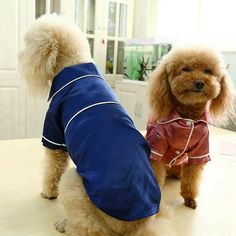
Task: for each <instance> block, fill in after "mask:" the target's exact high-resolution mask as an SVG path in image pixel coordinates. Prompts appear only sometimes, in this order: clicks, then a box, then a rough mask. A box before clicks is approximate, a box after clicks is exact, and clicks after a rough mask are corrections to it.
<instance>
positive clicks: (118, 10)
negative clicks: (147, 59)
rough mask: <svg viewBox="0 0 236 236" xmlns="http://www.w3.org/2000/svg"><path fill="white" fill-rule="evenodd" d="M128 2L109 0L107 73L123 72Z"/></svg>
mask: <svg viewBox="0 0 236 236" xmlns="http://www.w3.org/2000/svg"><path fill="white" fill-rule="evenodd" d="M127 17H128V3H124V2H120V1H109V5H108V23H107V50H106V74H113V75H114V74H123V61H124V59H123V58H124V41H125V39H126V38H127Z"/></svg>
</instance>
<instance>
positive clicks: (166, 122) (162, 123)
mask: <svg viewBox="0 0 236 236" xmlns="http://www.w3.org/2000/svg"><path fill="white" fill-rule="evenodd" d="M176 120H189V119H184V118H181V117H178V118H174V119H172V120H167V121H164V122H160V121H157V123H158V124H160V125H164V124H168V123H170V122H172V121H176Z"/></svg>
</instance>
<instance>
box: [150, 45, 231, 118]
mask: <svg viewBox="0 0 236 236" xmlns="http://www.w3.org/2000/svg"><path fill="white" fill-rule="evenodd" d="M232 97H233V96H232V84H231V82H230V78H229V75H228V73H227V68H226V65H225V63H224V61H223V59H222V56H221V54H220V53H218V52H216V51H214V50H213V49H211V48H206V47H202V46H201V47H198V46H196V47H191V48H176V49H173V50H172V51H171V52H170V53H169V54H168V55H167V56H166V57H165V58H164V59H163V60H162V62H161V63H160V65H159V66H158V67H157V68H156V70H155V71H154V73H153V75H152V81H151V86H150V97H149V98H150V106H151V108H152V111H153V115H154V118H155V119H160V118H164V117H166V116H167V115H168V114H169V112H170V110H172V109H175V107H174V105H175V104H176V102H175V100H176V101H177V103H178V104H182V105H183V106H184V107H185V108H186V107H188V106H191V107H194V106H198V105H199V104H201V106H204V107H206V108H208V110H209V112H210V114H211V116H212V117H213V118H215V119H221V118H223V116H225V115H226V113H227V112H228V114H229V113H231V114H232V110H233V105H232V104H233V101H232V100H233V99H232Z"/></svg>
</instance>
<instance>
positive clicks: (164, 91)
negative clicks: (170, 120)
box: [149, 61, 171, 120]
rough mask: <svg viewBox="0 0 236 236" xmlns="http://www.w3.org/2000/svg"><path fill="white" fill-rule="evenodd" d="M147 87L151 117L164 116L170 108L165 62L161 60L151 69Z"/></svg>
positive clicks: (155, 118)
mask: <svg viewBox="0 0 236 236" xmlns="http://www.w3.org/2000/svg"><path fill="white" fill-rule="evenodd" d="M150 80H151V81H150V87H149V104H150V108H151V113H152V118H153V119H154V120H158V119H161V118H165V117H166V116H167V115H168V114H169V112H170V110H171V99H170V98H171V92H170V86H169V83H168V74H167V71H166V62H165V61H162V62H161V63H160V64H159V65H158V66H157V68H156V69H155V70H154V71H153V73H152V76H151V79H150Z"/></svg>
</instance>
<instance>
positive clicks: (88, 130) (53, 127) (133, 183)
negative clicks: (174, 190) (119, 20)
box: [42, 63, 160, 221]
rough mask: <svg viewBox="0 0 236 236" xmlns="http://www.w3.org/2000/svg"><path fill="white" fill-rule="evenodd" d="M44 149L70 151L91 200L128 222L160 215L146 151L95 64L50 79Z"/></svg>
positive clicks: (65, 71) (64, 71)
mask: <svg viewBox="0 0 236 236" xmlns="http://www.w3.org/2000/svg"><path fill="white" fill-rule="evenodd" d="M49 100H50V105H49V109H48V111H47V114H46V118H45V122H44V130H43V138H42V142H43V145H44V146H45V147H47V148H49V149H62V150H65V151H68V152H69V154H70V156H71V158H72V160H73V162H74V163H75V165H76V171H77V172H78V173H79V174H80V176H81V177H82V178H83V184H84V188H85V190H86V192H87V194H88V196H89V198H90V199H91V201H92V202H93V203H94V204H95V205H96V207H98V208H99V209H100V210H102V211H103V212H105V213H107V214H108V215H110V216H112V217H115V218H117V219H120V220H125V221H132V220H138V219H142V218H145V217H148V216H151V215H153V214H155V213H157V212H158V211H159V203H160V189H159V186H158V183H157V182H156V179H155V177H154V174H153V172H152V169H151V167H150V164H149V157H150V153H151V151H150V148H149V146H148V144H147V142H146V140H145V139H144V137H143V136H142V135H141V134H140V133H139V132H138V131H137V130H136V128H135V127H134V124H133V122H132V120H131V119H130V118H129V116H128V115H127V113H126V112H125V110H124V109H123V108H122V106H121V105H120V104H119V102H118V99H117V97H116V96H115V94H114V92H113V91H112V89H111V87H110V86H109V85H108V83H107V82H106V81H105V80H104V79H103V78H102V76H101V74H100V73H99V71H98V69H97V67H96V66H95V65H94V64H93V63H84V64H80V65H75V66H71V67H66V68H65V69H63V70H62V71H61V72H60V73H59V74H58V75H57V76H56V77H55V78H54V80H53V83H52V87H51V91H50V95H49Z"/></svg>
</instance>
